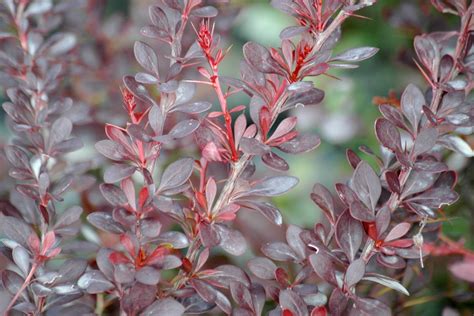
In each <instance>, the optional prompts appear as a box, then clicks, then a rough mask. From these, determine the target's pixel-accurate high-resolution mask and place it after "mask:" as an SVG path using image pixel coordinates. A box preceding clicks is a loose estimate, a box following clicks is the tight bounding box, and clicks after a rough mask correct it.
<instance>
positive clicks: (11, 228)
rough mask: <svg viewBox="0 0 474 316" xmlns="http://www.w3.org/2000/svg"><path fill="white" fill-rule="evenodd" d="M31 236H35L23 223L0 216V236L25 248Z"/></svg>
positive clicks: (12, 218) (9, 217)
mask: <svg viewBox="0 0 474 316" xmlns="http://www.w3.org/2000/svg"><path fill="white" fill-rule="evenodd" d="M33 234H34V235H35V236H36V234H35V233H34V232H33V229H32V228H31V227H30V226H29V225H27V224H26V223H25V222H23V221H21V220H19V219H17V218H15V217H11V216H3V215H1V214H0V236H2V237H6V238H7V239H9V240H12V241H15V242H17V243H19V244H20V245H22V246H23V247H24V248H27V247H28V240H29V238H30V236H32V235H33Z"/></svg>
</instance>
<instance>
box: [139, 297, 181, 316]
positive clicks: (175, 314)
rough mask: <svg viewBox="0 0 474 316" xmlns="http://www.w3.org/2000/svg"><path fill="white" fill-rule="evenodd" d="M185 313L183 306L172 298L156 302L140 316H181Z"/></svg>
mask: <svg viewBox="0 0 474 316" xmlns="http://www.w3.org/2000/svg"><path fill="white" fill-rule="evenodd" d="M184 312H185V308H184V306H183V305H181V304H180V303H178V302H177V301H176V300H174V299H172V298H165V299H161V300H157V301H155V302H154V303H153V304H151V305H150V306H148V307H147V308H146V309H145V310H144V311H143V312H142V313H141V314H140V316H181V315H183V314H184Z"/></svg>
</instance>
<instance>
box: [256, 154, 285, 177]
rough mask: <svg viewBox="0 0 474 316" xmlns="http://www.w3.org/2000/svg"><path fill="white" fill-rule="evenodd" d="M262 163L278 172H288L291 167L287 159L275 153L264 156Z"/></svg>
mask: <svg viewBox="0 0 474 316" xmlns="http://www.w3.org/2000/svg"><path fill="white" fill-rule="evenodd" d="M262 162H263V163H264V164H265V165H267V166H268V167H270V168H272V169H274V170H276V171H283V172H284V171H288V170H289V169H290V166H289V165H288V163H287V162H286V160H285V159H283V158H281V157H280V156H278V155H277V154H275V153H273V152H268V153H266V154H264V155H263V156H262Z"/></svg>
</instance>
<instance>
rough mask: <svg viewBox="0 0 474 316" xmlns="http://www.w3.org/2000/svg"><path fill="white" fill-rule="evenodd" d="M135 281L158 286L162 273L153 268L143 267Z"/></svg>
mask: <svg viewBox="0 0 474 316" xmlns="http://www.w3.org/2000/svg"><path fill="white" fill-rule="evenodd" d="M135 279H136V280H137V281H138V282H140V283H143V284H147V285H156V284H158V282H160V271H159V270H157V269H155V268H153V267H143V268H141V269H140V270H138V271H137V272H136V274H135Z"/></svg>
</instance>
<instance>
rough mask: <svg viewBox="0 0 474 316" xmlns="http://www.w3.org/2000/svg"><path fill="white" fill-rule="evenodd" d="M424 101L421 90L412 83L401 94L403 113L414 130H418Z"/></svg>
mask: <svg viewBox="0 0 474 316" xmlns="http://www.w3.org/2000/svg"><path fill="white" fill-rule="evenodd" d="M425 103H426V101H425V97H424V96H423V93H422V92H421V90H420V89H419V88H418V87H417V86H415V85H413V84H410V85H408V86H407V88H406V89H405V91H404V92H403V94H402V99H401V107H402V111H403V114H405V116H406V118H407V119H408V121H409V122H410V123H411V126H412V127H413V130H414V131H417V130H418V123H419V122H420V119H421V115H422V113H423V105H425Z"/></svg>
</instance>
